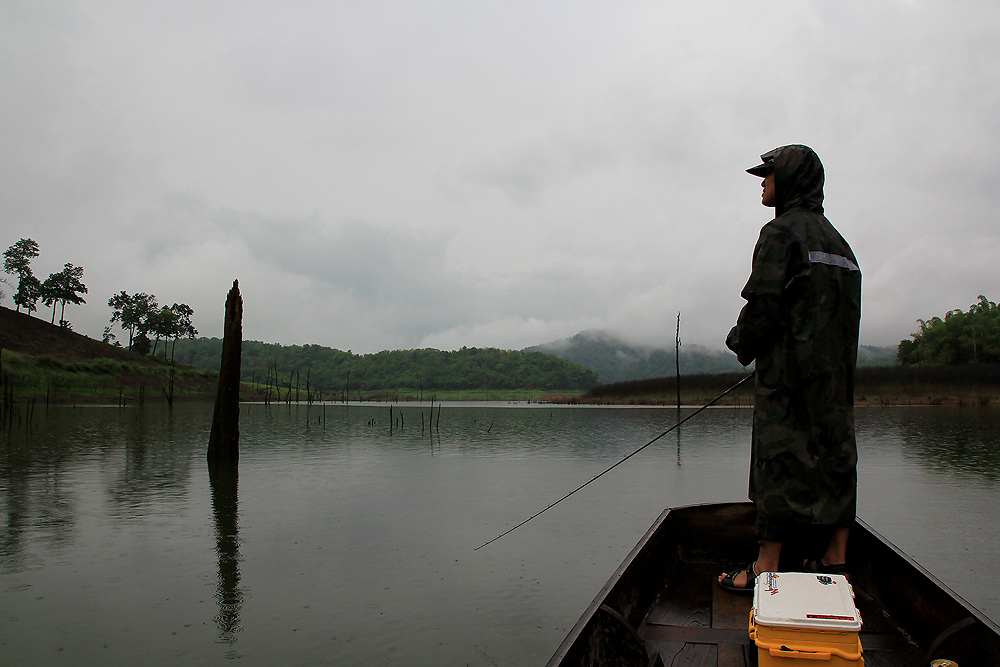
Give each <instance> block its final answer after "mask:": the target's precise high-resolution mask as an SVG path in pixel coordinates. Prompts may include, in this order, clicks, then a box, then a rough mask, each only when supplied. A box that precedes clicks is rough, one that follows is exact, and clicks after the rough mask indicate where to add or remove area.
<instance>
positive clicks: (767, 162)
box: [747, 148, 781, 178]
mask: <svg viewBox="0 0 1000 667" xmlns="http://www.w3.org/2000/svg"><path fill="white" fill-rule="evenodd" d="M780 150H781V149H780V148H775V149H774V150H773V151H768V152H766V153H764V154H763V155H761V156H760V159H761V160H763V162H762V163H761V164H758V165H757V166H756V167H750V168H749V169H747V173H748V174H752V175H754V176H760V177H761V178H764V177H766V176H767V175H768V174H770V173H771V172H772V171H774V156H775V155H777V154H778V151H780Z"/></svg>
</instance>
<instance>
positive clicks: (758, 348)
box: [719, 145, 861, 593]
mask: <svg viewBox="0 0 1000 667" xmlns="http://www.w3.org/2000/svg"><path fill="white" fill-rule="evenodd" d="M761 159H762V160H763V162H762V164H760V165H758V166H756V167H752V168H751V169H747V172H749V173H750V174H753V175H754V176H759V177H761V178H763V179H764V182H763V194H762V196H761V203H762V204H763V205H764V206H769V207H774V209H775V212H776V217H775V219H774V220H772V221H771V222H769V223H767V224H766V225H764V227H763V229H761V232H760V238H759V239H758V240H757V245H756V247H755V248H754V252H753V266H752V270H751V273H750V279H749V280H748V281H747V284H746V286H745V287H744V288H743V292H742V296H743V298H744V299H745V300H746V305H745V306H744V307H743V309H742V310H741V311H740V315H739V318H738V319H737V322H736V326H735V327H733V329H732V331H730V332H729V336H728V338H727V339H726V344H727V345H728V346H729V348H730V349H731V350H732V351H733V352H735V353H736V355H737V358H738V359H739V361H740V363H742V364H743V365H744V366H746V365H749V364H751V363H755V364H756V367H755V369H756V380H755V382H756V385H755V391H754V415H753V435H752V443H751V449H750V499H751V500H752V501H753V502H754V504H755V505H756V508H757V538H758V542H759V545H760V551H759V555H758V558H757V561H756V562H755V563H753V564H752V565H750V566H748V567H746V568H743V569H739V570H735V571H733V572H730V573H728V574H725V575H723V576H720V577H719V585H720V586H722V587H723V588H725V589H726V590H730V591H733V592H747V593H749V592H751V591H752V590H753V586H754V580H755V579H756V577H757V575H759V574H761V573H762V572H775V571H777V570H778V564H779V559H780V556H781V548H782V545H783V544H785V543H789V542H801V541H803V540H804V539H805V536H806V535H807V534H810V533H811V532H812V531H815V530H816V528H815V527H820V529H821V530H824V531H826V533H827V535H828V547H827V548H826V552H825V553H823V554H822V555H820V554H816V560H814V561H809V562H807V563H805V564H804V567H805V568H806V569H809V570H814V571H818V572H827V573H842V572H846V560H847V539H848V534H849V530H850V526H851V525H852V524H853V522H854V519H855V513H856V507H857V459H858V455H857V443H856V441H855V436H854V367H855V364H856V362H857V356H858V330H859V327H860V322H861V271H860V269H859V268H858V262H857V260H856V259H855V257H854V253H853V252H852V251H851V247H850V246H849V245H848V244H847V241H845V240H844V238H843V237H842V236H841V235H840V233H839V232H837V230H836V229H834V227H833V225H831V224H830V221H829V220H827V219H826V217H825V216H824V215H823V182H824V173H823V165H822V163H821V162H820V159H819V157H818V156H817V155H816V153H815V152H813V150H812V149H810V148H808V147H806V146H799V145H791V146H782V147H780V148H776V149H774V150H773V151H770V152H768V153H765V154H764V155H762V156H761Z"/></svg>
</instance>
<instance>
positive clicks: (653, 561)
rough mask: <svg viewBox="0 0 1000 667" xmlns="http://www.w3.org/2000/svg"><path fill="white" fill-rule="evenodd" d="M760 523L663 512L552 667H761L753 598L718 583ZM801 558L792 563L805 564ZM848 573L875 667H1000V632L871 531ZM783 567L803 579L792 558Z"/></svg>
mask: <svg viewBox="0 0 1000 667" xmlns="http://www.w3.org/2000/svg"><path fill="white" fill-rule="evenodd" d="M754 519H755V515H754V508H753V505H752V504H750V503H730V504H718V505H694V506H689V507H681V508H674V509H669V510H665V511H664V512H663V513H662V514H661V515H660V517H659V518H658V519H657V520H656V522H655V523H654V524H653V526H652V527H651V528H650V529H649V531H648V532H647V533H646V535H645V536H644V537H643V538H642V540H641V541H640V542H639V544H637V545H636V547H635V548H634V549H633V550H632V552H631V553H630V554H629V555H628V557H627V558H626V559H625V561H624V562H623V563H622V564H621V566H619V568H618V570H617V571H616V572H615V573H614V575H613V576H612V577H611V579H610V581H608V583H607V584H605V586H604V588H602V589H601V592H600V593H599V594H598V595H597V597H596V598H595V599H594V601H593V602H592V603H591V604H590V606H589V607H588V608H587V611H586V612H585V613H584V614H583V616H582V617H581V618H580V620H579V622H577V624H576V625H575V626H574V627H573V629H572V630H571V631H570V633H569V635H568V636H567V637H566V639H565V640H564V641H563V643H562V645H560V647H559V649H558V650H557V651H556V653H555V655H553V656H552V659H551V660H549V662H548V666H549V667H556V666H557V665H558V666H560V667H569V666H571V665H572V666H577V665H602V666H604V665H641V666H643V667H654V666H660V665H662V666H668V665H712V666H715V665H718V666H719V667H722V666H726V667H735V666H739V667H750V666H752V665H756V664H757V663H756V658H755V656H756V646H754V645H753V644H751V642H750V639H749V634H748V629H747V628H748V621H749V616H750V606H751V601H752V600H751V597H749V596H745V595H734V594H732V593H728V592H726V591H724V590H722V589H721V588H719V586H718V585H717V584H716V579H717V577H718V575H719V573H721V572H723V571H728V570H732V569H734V568H736V567H739V566H745V565H746V564H748V563H750V562H752V561H753V559H754V557H755V556H756V550H757V547H756V539H755V537H754ZM785 551H786V552H787V551H788V548H787V546H786V550H785ZM801 556H802V554H801V553H799V554H795V553H790V554H789V558H792V559H798V561H797V562H798V563H799V564H801V563H802V560H801ZM793 562H794V561H793ZM848 566H849V568H850V579H851V584H852V586H853V588H854V593H855V603H856V605H857V607H858V609H859V611H860V613H861V618H862V621H863V625H862V628H861V632H860V639H861V644H862V647H863V650H864V664H865V665H866V666H868V667H873V666H874V667H878V666H882V665H886V666H888V665H892V666H900V667H905V666H909V665H913V666H914V667H928V665H930V663H931V661H932V660H935V659H944V658H947V659H951V660H953V661H955V662H956V663H958V665H959V667H976V666H978V665H984V666H986V665H988V666H990V667H996V666H998V665H1000V627H998V626H997V625H996V624H995V623H993V622H992V621H990V620H989V619H988V618H986V617H985V616H984V615H983V614H982V613H981V612H979V611H978V610H976V609H975V608H973V607H972V606H971V605H970V604H969V603H968V602H966V601H965V600H963V599H962V598H960V597H959V596H958V595H956V594H955V593H954V592H952V591H951V590H949V589H948V587H947V586H945V585H944V584H942V583H941V582H940V581H938V580H937V579H936V578H935V577H934V576H933V575H931V574H930V573H929V572H927V571H926V570H924V569H923V568H922V567H920V566H919V565H918V564H917V563H916V562H914V561H913V560H912V559H910V558H909V557H907V556H906V555H905V554H904V553H902V552H901V551H900V550H899V549H897V548H896V547H895V546H893V545H892V544H891V543H890V542H889V541H888V540H886V539H885V538H884V537H882V536H881V535H879V534H878V533H876V532H875V531H874V530H872V529H871V528H870V527H869V526H868V525H866V524H865V523H864V522H862V521H858V525H857V527H856V529H854V530H853V531H852V534H851V539H850V542H849V550H848ZM782 569H794V568H787V567H786V563H785V562H784V554H783V564H782ZM796 664H798V663H796ZM817 664H822V663H817Z"/></svg>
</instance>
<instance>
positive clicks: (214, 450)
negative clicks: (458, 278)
mask: <svg viewBox="0 0 1000 667" xmlns="http://www.w3.org/2000/svg"><path fill="white" fill-rule="evenodd" d="M242 348H243V297H242V296H240V284H239V281H238V280H234V281H233V288H232V289H231V290H229V296H227V297H226V323H225V333H224V334H223V337H222V365H221V367H220V369H219V392H218V394H217V395H216V397H215V414H214V415H213V417H212V433H211V435H210V436H209V438H208V460H209V461H237V460H239V458H240V356H241V353H242Z"/></svg>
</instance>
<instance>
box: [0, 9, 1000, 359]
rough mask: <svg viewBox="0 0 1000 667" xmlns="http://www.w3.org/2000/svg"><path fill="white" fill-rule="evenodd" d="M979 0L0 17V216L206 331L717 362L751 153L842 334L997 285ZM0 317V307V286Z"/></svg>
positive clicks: (749, 215) (994, 101)
mask: <svg viewBox="0 0 1000 667" xmlns="http://www.w3.org/2000/svg"><path fill="white" fill-rule="evenodd" d="M996 25H1000V7H998V6H996V4H995V3H991V2H985V1H983V2H979V1H973V0H963V1H962V2H958V3H952V4H950V5H948V6H947V7H945V6H937V5H932V4H926V3H917V2H911V1H908V0H880V1H878V2H842V3H825V2H802V1H801V0H783V1H779V2H774V3H768V4H767V5H763V6H762V5H760V4H752V3H744V2H736V1H733V2H722V3H714V4H710V5H705V4H704V3H701V4H696V3H688V4H687V5H681V6H677V5H676V3H673V4H665V3H658V2H645V1H638V2H627V3H610V2H609V3H591V4H587V5H580V3H570V2H554V3H543V4H538V3H504V4H502V5H455V4H454V3H449V2H438V1H435V0H427V1H426V2H419V3H411V2H386V3H375V4H371V3H369V4H352V3H346V4H345V3H302V4H298V3H292V4H288V3H272V2H258V3H236V2H229V1H224V0H215V1H210V2H177V3H167V4H144V3H139V4H136V3H126V2H117V1H108V2H104V1H98V0H83V1H80V2H73V3H71V2H67V3H58V4H40V3H29V2H22V3H19V2H10V3H4V4H3V5H2V6H0V26H2V27H0V31H2V34H0V77H2V78H3V80H4V82H5V83H4V86H2V87H0V117H2V118H3V123H2V124H0V145H2V146H3V147H4V153H3V157H2V159H0V220H2V223H0V224H2V227H0V229H2V230H3V232H4V236H5V237H6V238H0V245H4V246H6V245H9V244H10V243H13V242H14V241H16V240H17V239H18V238H20V237H22V236H30V237H32V238H34V239H35V240H37V241H38V242H39V243H40V245H41V250H42V255H41V256H40V257H39V258H38V260H36V273H39V274H42V275H46V274H47V273H48V272H51V271H55V270H58V269H59V268H61V266H62V264H63V263H65V262H67V261H69V262H73V263H74V264H77V265H82V266H84V267H85V269H86V273H85V276H84V279H85V282H86V283H87V284H88V287H90V295H88V302H89V303H88V305H87V306H86V307H81V308H76V309H73V311H74V312H68V313H67V314H68V316H69V317H70V319H71V321H72V322H73V323H74V326H75V328H76V329H77V330H78V331H82V332H84V333H88V334H90V335H99V334H100V331H101V329H102V328H103V326H104V324H105V323H106V321H107V318H108V317H109V315H110V312H109V311H108V310H107V309H106V308H104V307H102V305H101V304H103V303H104V302H105V301H106V300H107V298H108V297H109V296H110V295H111V294H113V293H114V292H116V291H118V290H121V289H126V290H128V291H146V292H154V293H156V294H157V295H158V296H160V298H161V300H164V301H168V302H174V301H181V302H186V303H189V304H190V305H192V306H193V307H194V308H195V311H196V326H198V328H199V329H200V330H201V331H202V332H203V333H205V334H207V335H218V334H219V333H220V331H221V319H222V318H221V308H222V303H223V300H224V298H225V292H226V290H228V287H229V284H230V283H231V281H232V280H233V279H234V278H239V279H240V284H241V289H242V291H243V293H244V298H245V301H246V304H247V309H246V323H245V324H246V326H245V331H246V335H247V336H248V337H250V338H257V339H262V340H271V341H277V342H283V343H320V344H326V345H332V346H334V347H339V348H342V349H353V350H354V351H375V350H379V349H385V348H396V347H415V346H422V345H434V346H439V347H460V346H462V345H469V346H475V345H495V346H499V347H515V348H516V347H523V346H526V345H530V344H534V343H539V342H543V341H544V340H550V339H553V338H561V337H564V336H569V335H572V334H574V333H576V332H577V331H579V330H581V329H589V328H608V329H612V330H614V331H617V332H619V333H622V334H623V335H626V336H629V337H631V338H633V339H634V340H636V341H638V342H656V341H662V340H672V332H673V326H674V322H675V318H676V314H677V312H678V311H681V312H682V313H683V318H682V319H683V323H682V326H683V328H684V331H683V332H682V334H683V336H684V339H685V341H687V342H689V343H701V344H705V345H708V346H711V347H721V345H722V339H723V337H724V336H725V332H726V331H728V328H729V326H730V324H731V322H732V320H733V319H734V318H735V316H736V313H737V312H738V310H739V308H740V306H741V301H740V298H739V290H740V289H741V287H742V285H743V282H744V281H745V279H746V276H747V273H748V271H749V261H750V252H751V249H752V246H753V243H754V241H755V240H756V236H757V233H758V230H759V227H760V226H761V225H762V224H763V223H765V222H766V221H767V220H768V218H769V215H768V213H769V211H768V210H765V209H763V208H761V207H760V206H759V204H758V202H759V183H758V182H757V181H756V180H755V179H753V178H750V177H748V176H747V175H746V174H744V173H743V171H742V170H743V169H744V168H746V167H747V166H750V165H751V164H752V163H753V162H754V161H755V158H756V155H757V154H759V153H761V152H763V151H765V150H768V149H770V148H773V147H774V146H777V145H781V144H785V143H790V142H803V143H808V144H810V145H812V146H813V147H814V148H816V150H817V151H818V152H819V154H820V155H821V157H822V158H823V160H824V163H825V164H826V166H827V171H828V178H827V184H828V186H827V210H828V213H829V216H830V218H831V220H832V221H833V222H834V224H835V225H836V226H837V227H838V228H839V229H840V230H841V231H842V232H843V233H844V235H845V236H846V237H847V238H848V240H850V241H851V243H852V245H853V247H854V249H855V252H856V254H857V255H858V257H859V260H860V262H861V264H862V269H863V270H864V272H865V288H864V289H865V294H864V299H865V312H864V320H863V329H862V341H863V342H865V343H870V344H880V345H893V344H895V343H896V342H898V341H899V340H900V338H902V337H904V336H906V335H908V334H909V333H910V331H912V329H913V328H914V320H915V319H917V318H923V317H930V316H933V315H937V314H943V313H944V312H945V311H946V310H948V309H951V308H956V307H966V306H968V305H969V304H971V303H973V302H974V301H975V300H976V297H977V296H978V294H980V293H985V294H986V295H987V296H988V297H989V298H991V299H993V300H996V299H997V298H998V296H1000V295H998V294H996V293H990V290H991V289H995V285H996V271H995V268H994V264H995V259H994V258H995V257H996V256H997V254H998V250H1000V232H998V231H997V227H996V223H995V221H996V219H997V214H998V208H1000V206H998V197H1000V195H998V194H997V192H996V188H995V187H994V185H993V184H994V183H995V182H996V180H997V178H998V176H1000V158H998V155H1000V150H997V149H998V148H1000V145H998V144H1000V141H998V132H1000V131H998V130H997V128H996V123H995V120H994V116H995V109H996V108H997V106H998V102H1000V100H998V96H1000V86H998V85H997V84H998V83H1000V57H998V56H1000V41H998V40H997V39H996V29H995V26H996ZM7 305H10V303H9V297H8V300H7Z"/></svg>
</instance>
